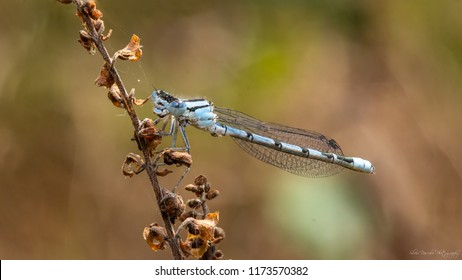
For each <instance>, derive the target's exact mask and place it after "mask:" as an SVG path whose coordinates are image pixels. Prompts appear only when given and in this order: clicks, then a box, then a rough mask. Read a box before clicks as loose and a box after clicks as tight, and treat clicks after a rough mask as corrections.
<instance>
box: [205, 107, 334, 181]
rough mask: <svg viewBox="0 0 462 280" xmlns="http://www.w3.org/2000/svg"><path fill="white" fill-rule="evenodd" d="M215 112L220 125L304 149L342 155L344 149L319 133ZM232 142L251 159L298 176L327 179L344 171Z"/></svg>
mask: <svg viewBox="0 0 462 280" xmlns="http://www.w3.org/2000/svg"><path fill="white" fill-rule="evenodd" d="M214 112H215V113H216V114H217V116H218V119H217V122H218V123H221V124H224V125H227V126H232V127H235V128H237V129H241V130H244V131H247V132H251V133H254V134H258V135H261V136H264V137H268V138H271V139H274V140H277V141H280V142H286V143H289V144H292V145H297V146H300V147H303V148H311V149H315V150H318V151H320V152H326V153H334V154H337V155H343V152H342V149H341V148H340V146H339V145H338V144H337V142H335V140H334V139H331V138H328V137H326V136H324V135H322V134H320V133H317V132H314V131H308V130H303V129H298V128H292V127H288V126H284V125H280V124H276V123H266V122H262V121H260V120H257V119H255V118H252V117H251V116H248V115H246V114H244V113H242V112H239V111H235V110H231V109H227V108H220V107H215V109H214ZM233 140H234V141H235V142H236V143H237V144H238V145H239V146H240V147H241V148H242V149H243V150H244V151H246V152H247V153H249V154H250V155H251V156H253V157H255V158H257V159H259V160H261V161H263V162H266V163H268V164H271V165H274V166H277V167H279V168H281V169H283V170H286V171H288V172H291V173H294V174H297V175H301V176H306V177H324V176H330V175H333V174H336V173H338V172H339V171H341V170H342V169H343V167H341V166H338V165H335V164H330V163H326V162H323V161H319V160H315V159H309V158H305V157H300V156H296V155H292V154H287V153H284V152H282V151H280V150H274V149H271V148H268V147H265V146H261V145H258V144H255V143H252V142H247V141H244V140H240V139H237V138H233Z"/></svg>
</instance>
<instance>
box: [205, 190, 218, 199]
mask: <svg viewBox="0 0 462 280" xmlns="http://www.w3.org/2000/svg"><path fill="white" fill-rule="evenodd" d="M219 195H220V192H219V191H218V190H211V191H209V192H208V193H207V194H206V195H205V198H206V199H208V200H212V199H214V198H215V197H217V196H219Z"/></svg>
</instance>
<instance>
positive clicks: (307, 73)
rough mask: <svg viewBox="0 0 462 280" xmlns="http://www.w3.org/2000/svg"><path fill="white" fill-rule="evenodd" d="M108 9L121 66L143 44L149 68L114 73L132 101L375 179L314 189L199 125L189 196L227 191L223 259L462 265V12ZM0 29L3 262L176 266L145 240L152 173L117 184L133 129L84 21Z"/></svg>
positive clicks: (313, 5) (340, 178) (218, 4)
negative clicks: (359, 168)
mask: <svg viewBox="0 0 462 280" xmlns="http://www.w3.org/2000/svg"><path fill="white" fill-rule="evenodd" d="M97 3H98V8H99V9H100V10H101V11H102V12H103V14H104V17H103V20H104V21H105V24H106V29H107V30H108V29H113V31H114V32H113V34H112V37H111V38H110V39H109V40H108V41H107V45H106V46H107V47H108V49H109V51H110V52H111V53H114V52H115V51H117V50H118V49H121V48H123V47H124V46H125V45H126V44H127V43H128V41H129V39H130V37H131V35H132V34H133V33H135V34H137V35H138V36H140V37H141V43H142V45H143V57H142V59H141V60H140V62H139V63H130V62H123V61H119V62H117V67H118V68H119V71H120V73H121V75H122V77H123V79H124V82H125V84H126V87H127V88H128V89H130V88H135V89H136V93H137V96H138V97H140V98H141V97H147V96H148V95H149V93H150V92H151V91H152V90H153V89H154V87H156V88H161V89H164V90H166V91H168V92H170V93H173V94H175V95H179V96H183V97H206V98H207V99H209V100H212V101H213V102H214V103H215V104H216V105H218V106H222V107H230V108H234V109H238V110H241V111H243V112H246V113H247V114H250V115H252V116H255V117H257V118H259V119H262V120H267V121H273V122H279V123H282V124H286V125H290V126H294V127H300V128H305V129H310V130H315V131H319V132H321V133H324V134H326V135H328V136H330V137H332V138H334V139H336V140H337V141H338V143H339V144H340V145H341V146H342V148H343V151H344V153H345V154H346V155H350V156H358V157H363V158H366V159H369V160H370V161H372V162H373V164H374V165H375V167H376V174H375V175H366V174H358V173H355V172H350V171H343V172H342V173H340V174H339V175H336V176H333V177H329V178H318V179H311V178H302V177H297V176H295V175H292V174H289V173H286V172H284V171H281V170H279V169H277V168H274V167H272V166H269V165H266V164H264V163H261V162H259V161H258V160H255V159H253V158H251V157H250V156H248V155H247V154H246V153H245V152H243V151H241V150H240V149H239V147H238V146H237V145H234V143H232V142H233V141H232V140H231V139H227V138H213V137H210V135H208V134H207V133H204V132H201V131H196V130H195V129H193V128H190V129H189V130H188V135H189V140H190V142H191V145H192V150H191V152H192V156H193V160H194V164H193V166H192V169H191V171H190V172H189V175H188V176H187V177H186V179H185V181H184V184H187V183H190V182H192V180H193V179H194V178H195V177H196V176H197V175H199V174H204V175H205V176H206V177H207V178H208V179H209V181H210V182H211V183H212V186H213V187H214V188H218V189H219V190H220V192H221V196H220V197H218V198H217V199H215V200H214V201H212V202H210V203H209V206H210V208H211V209H212V210H213V211H220V223H219V226H220V227H222V228H223V229H224V230H225V232H226V239H225V240H224V241H223V242H222V243H220V245H219V248H220V249H222V250H223V252H224V254H225V258H230V259H448V258H458V259H461V258H462V251H461V250H462V223H461V221H462V208H461V202H462V183H461V181H462V163H461V158H462V149H461V144H460V142H461V139H462V138H461V137H462V94H461V90H462V17H461V16H460V15H461V14H462V1H456V0H441V1H421V0H418V1H417V0H410V1H366V0H356V1H346V0H334V1H321V0H315V1H308V0H306V1H301V0H299V1H211V0H210V1H186V0H183V1H152V0H134V1H103V0H101V1H98V2H97ZM0 14H1V17H0V24H1V26H2V28H1V29H0V57H1V66H0V258H2V259H169V258H171V254H170V252H169V251H168V250H167V251H164V252H153V251H151V250H150V249H149V248H148V246H147V245H146V243H145V242H144V240H143V237H142V231H143V228H144V227H145V226H147V225H149V224H150V223H152V222H161V218H160V215H159V212H158V210H157V206H156V204H155V200H154V195H153V192H152V190H151V188H150V185H149V182H148V178H147V176H146V175H145V174H144V173H143V174H140V175H138V176H136V177H134V178H132V179H124V177H123V176H122V174H121V172H120V167H121V164H122V161H123V159H124V157H125V155H126V154H127V153H128V152H137V148H136V144H135V143H134V142H132V141H130V139H131V137H132V133H133V129H132V127H131V123H130V121H129V118H128V117H127V116H126V114H124V112H123V110H121V109H117V108H115V107H114V106H112V105H111V103H110V102H109V101H108V99H107V97H106V96H107V92H106V90H104V89H102V88H97V87H95V86H94V83H93V82H94V80H95V78H96V77H97V75H98V74H99V70H100V68H101V66H102V64H103V62H102V59H101V57H100V56H99V55H95V56H91V55H89V54H88V53H87V52H86V51H85V50H84V49H83V48H82V47H81V46H80V44H79V43H78V42H77V39H78V31H79V30H80V29H81V23H80V21H79V19H78V18H77V17H76V16H75V8H74V6H73V5H62V4H59V3H57V2H55V1H32V0H23V1H9V2H8V4H4V5H2V11H1V12H0ZM150 107H151V105H150V104H147V105H145V106H144V107H142V108H138V113H139V116H140V117H142V118H144V117H151V118H154V116H153V114H152V113H151V108H150ZM164 141H165V142H168V141H169V139H164ZM181 172H182V170H178V171H176V173H174V174H173V175H171V176H168V177H166V178H164V179H161V184H162V185H163V186H166V187H171V186H173V185H174V184H175V182H176V181H177V179H178V176H179V175H180V174H181ZM181 195H183V197H184V198H185V199H187V198H191V197H190V195H189V194H188V193H186V192H185V191H183V190H182V191H181ZM445 253H446V254H445ZM450 253H452V255H448V254H450Z"/></svg>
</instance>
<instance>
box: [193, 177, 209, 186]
mask: <svg viewBox="0 0 462 280" xmlns="http://www.w3.org/2000/svg"><path fill="white" fill-rule="evenodd" d="M205 183H207V178H205V176H204V175H199V176H197V178H196V179H194V185H196V186H201V185H204V184H205Z"/></svg>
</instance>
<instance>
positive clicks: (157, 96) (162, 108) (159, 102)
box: [151, 89, 178, 117]
mask: <svg viewBox="0 0 462 280" xmlns="http://www.w3.org/2000/svg"><path fill="white" fill-rule="evenodd" d="M176 100H178V99H177V98H175V97H173V96H171V95H170V94H168V93H167V92H165V91H163V90H161V89H160V90H155V91H153V92H152V94H151V101H152V103H153V104H154V109H153V111H154V114H156V115H158V116H159V117H164V116H166V115H168V114H169V113H170V112H169V110H168V109H167V106H169V104H170V103H171V102H173V101H176Z"/></svg>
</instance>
